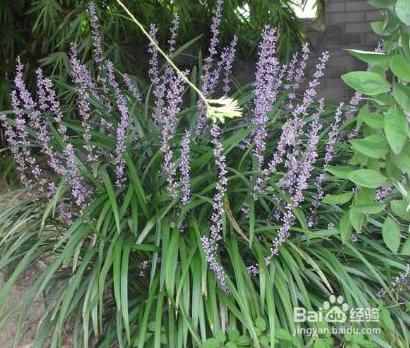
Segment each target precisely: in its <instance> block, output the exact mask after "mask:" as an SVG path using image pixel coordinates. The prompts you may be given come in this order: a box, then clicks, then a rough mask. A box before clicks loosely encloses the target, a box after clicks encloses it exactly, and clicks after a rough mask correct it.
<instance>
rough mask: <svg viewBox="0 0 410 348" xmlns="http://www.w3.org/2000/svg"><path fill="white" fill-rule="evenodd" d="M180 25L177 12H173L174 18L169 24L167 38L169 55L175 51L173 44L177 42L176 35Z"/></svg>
mask: <svg viewBox="0 0 410 348" xmlns="http://www.w3.org/2000/svg"><path fill="white" fill-rule="evenodd" d="M179 25H180V19H179V16H178V14H177V13H175V14H174V19H173V20H172V24H171V38H170V39H169V40H168V45H169V50H168V53H169V56H170V57H172V55H173V54H174V52H175V45H176V42H177V37H178V29H179Z"/></svg>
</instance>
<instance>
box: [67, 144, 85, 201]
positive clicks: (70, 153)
mask: <svg viewBox="0 0 410 348" xmlns="http://www.w3.org/2000/svg"><path fill="white" fill-rule="evenodd" d="M65 155H66V161H67V177H68V183H69V184H70V186H71V194H72V196H73V198H74V200H75V203H76V204H77V206H79V207H80V208H84V207H85V206H86V205H87V203H88V201H89V199H90V197H91V191H90V189H89V187H88V186H87V185H86V184H85V182H84V180H83V178H82V176H81V174H80V171H79V170H78V168H77V165H76V163H75V155H74V149H73V145H72V144H67V146H66V148H65Z"/></svg>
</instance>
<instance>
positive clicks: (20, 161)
mask: <svg viewBox="0 0 410 348" xmlns="http://www.w3.org/2000/svg"><path fill="white" fill-rule="evenodd" d="M0 121H1V123H2V124H3V128H4V130H5V135H6V139H7V143H8V144H9V146H10V151H11V154H12V156H13V158H14V160H15V161H16V164H17V170H18V172H19V175H20V180H21V182H22V184H23V185H24V186H25V187H26V188H27V189H28V190H29V192H31V191H32V189H33V182H32V180H31V179H29V178H28V177H27V175H26V169H27V168H26V161H25V159H24V147H22V148H21V149H20V146H21V145H23V144H20V143H19V139H18V136H17V134H16V132H15V131H14V129H13V127H12V126H11V125H10V123H9V122H8V121H7V117H6V115H4V114H1V115H0ZM18 124H19V122H18V119H16V127H18ZM20 132H21V129H20Z"/></svg>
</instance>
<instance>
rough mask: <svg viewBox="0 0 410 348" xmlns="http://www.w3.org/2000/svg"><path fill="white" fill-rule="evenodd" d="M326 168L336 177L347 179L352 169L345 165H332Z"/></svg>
mask: <svg viewBox="0 0 410 348" xmlns="http://www.w3.org/2000/svg"><path fill="white" fill-rule="evenodd" d="M326 170H327V171H328V172H329V173H331V174H333V175H334V176H336V177H338V178H341V179H348V178H349V175H350V173H352V172H353V170H354V169H353V168H352V167H347V166H332V167H329V168H327V169H326Z"/></svg>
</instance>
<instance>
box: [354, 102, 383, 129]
mask: <svg viewBox="0 0 410 348" xmlns="http://www.w3.org/2000/svg"><path fill="white" fill-rule="evenodd" d="M357 117H358V119H359V120H360V121H362V122H364V123H366V124H367V125H368V126H369V127H371V128H375V129H382V128H383V117H384V116H383V115H380V114H375V113H372V112H370V111H369V105H368V104H366V105H364V106H363V107H362V108H361V109H360V112H359V115H358V116H357Z"/></svg>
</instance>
